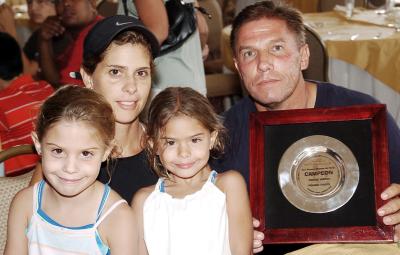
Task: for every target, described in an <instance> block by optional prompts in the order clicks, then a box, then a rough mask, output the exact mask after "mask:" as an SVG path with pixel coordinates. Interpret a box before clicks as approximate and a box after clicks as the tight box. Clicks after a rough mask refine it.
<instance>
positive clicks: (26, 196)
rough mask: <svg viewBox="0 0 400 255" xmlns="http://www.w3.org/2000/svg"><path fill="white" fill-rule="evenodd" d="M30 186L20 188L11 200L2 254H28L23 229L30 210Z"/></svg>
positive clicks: (26, 240)
mask: <svg viewBox="0 0 400 255" xmlns="http://www.w3.org/2000/svg"><path fill="white" fill-rule="evenodd" d="M32 192H33V191H32V188H26V189H24V190H21V191H20V192H18V193H17V195H15V197H14V199H13V201H12V202H11V206H10V210H9V213H8V222H7V243H6V247H5V250H4V255H13V254H28V239H27V238H26V235H25V229H26V228H27V226H28V222H29V215H30V214H29V212H30V211H32Z"/></svg>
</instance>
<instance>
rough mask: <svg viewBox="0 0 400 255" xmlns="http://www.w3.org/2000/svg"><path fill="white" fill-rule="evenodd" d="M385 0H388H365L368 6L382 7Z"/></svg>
mask: <svg viewBox="0 0 400 255" xmlns="http://www.w3.org/2000/svg"><path fill="white" fill-rule="evenodd" d="M386 1H389V0H366V2H367V7H368V8H380V7H384V6H385V4H386Z"/></svg>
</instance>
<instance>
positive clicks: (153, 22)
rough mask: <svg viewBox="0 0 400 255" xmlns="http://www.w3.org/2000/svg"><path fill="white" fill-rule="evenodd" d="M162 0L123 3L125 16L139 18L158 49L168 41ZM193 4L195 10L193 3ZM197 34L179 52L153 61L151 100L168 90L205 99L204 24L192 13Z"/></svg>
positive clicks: (139, 0)
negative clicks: (192, 92) (189, 90)
mask: <svg viewBox="0 0 400 255" xmlns="http://www.w3.org/2000/svg"><path fill="white" fill-rule="evenodd" d="M165 2H166V0H165V1H164V0H127V2H126V3H127V9H128V14H129V16H133V17H136V18H139V19H140V20H141V21H142V22H143V24H144V25H145V26H147V27H148V28H149V29H150V31H151V32H153V33H154V35H155V36H156V38H157V39H158V42H159V44H160V45H161V44H162V43H163V41H164V40H165V39H166V38H167V37H168V29H169V26H168V15H167V10H166V8H165V5H164V3H165ZM185 2H194V5H195V6H198V3H197V1H194V0H192V1H185ZM195 13H196V18H197V31H196V32H195V33H194V34H192V35H191V36H190V37H189V38H188V39H187V40H186V41H185V42H184V43H183V44H182V45H181V46H180V47H179V48H177V49H175V50H173V51H171V52H169V53H167V54H165V55H162V56H159V57H158V58H156V59H155V76H154V79H153V86H152V93H153V94H152V96H154V95H155V94H157V93H158V92H160V91H161V90H163V89H165V88H167V87H169V86H186V87H191V88H193V89H195V90H197V91H198V92H200V93H202V94H203V95H206V92H207V89H206V84H205V74H204V67H203V59H204V58H206V57H207V54H208V47H207V45H206V41H207V37H208V27H207V23H206V21H205V19H204V17H203V15H202V14H201V13H199V12H198V11H197V9H195ZM118 14H125V10H124V4H123V2H122V0H120V1H119V6H118Z"/></svg>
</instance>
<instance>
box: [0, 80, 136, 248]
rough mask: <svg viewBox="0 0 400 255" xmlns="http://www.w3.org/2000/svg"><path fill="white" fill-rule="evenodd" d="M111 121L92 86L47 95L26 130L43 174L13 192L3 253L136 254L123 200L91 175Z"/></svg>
mask: <svg viewBox="0 0 400 255" xmlns="http://www.w3.org/2000/svg"><path fill="white" fill-rule="evenodd" d="M114 121H115V120H114V115H113V111H112V109H111V106H110V105H109V104H108V103H107V101H106V100H105V99H104V98H103V97H102V96H100V95H99V94H97V93H96V92H94V91H92V90H90V89H86V88H80V87H75V86H66V87H63V88H61V89H59V90H58V91H57V92H56V93H55V94H54V95H53V96H51V97H50V98H49V99H48V100H47V101H45V103H44V104H43V105H42V108H41V110H40V113H39V115H38V118H37V123H36V132H35V133H33V134H32V138H33V141H34V143H35V147H36V150H37V152H38V153H39V154H40V155H41V156H42V170H43V174H44V177H45V178H44V180H42V181H40V182H39V183H37V184H35V185H34V186H33V187H28V188H26V189H24V190H22V191H21V192H19V193H18V194H17V195H16V197H15V198H14V200H13V202H12V205H11V208H10V213H9V221H8V233H7V237H8V238H7V244H6V250H5V254H28V253H29V254H108V253H109V252H110V251H112V254H113V255H114V254H134V248H135V244H134V242H132V239H134V238H136V236H135V225H134V221H133V220H134V219H133V216H132V212H131V210H130V208H129V206H128V205H127V203H126V202H125V201H124V200H122V199H121V198H120V196H119V195H118V194H116V193H115V192H114V191H112V190H110V188H109V187H108V186H107V185H104V184H102V183H100V182H98V181H96V178H97V175H98V173H99V169H100V164H101V162H102V161H104V160H107V159H108V158H109V155H110V154H111V153H112V151H113V148H114V145H113V139H114V132H115V125H114Z"/></svg>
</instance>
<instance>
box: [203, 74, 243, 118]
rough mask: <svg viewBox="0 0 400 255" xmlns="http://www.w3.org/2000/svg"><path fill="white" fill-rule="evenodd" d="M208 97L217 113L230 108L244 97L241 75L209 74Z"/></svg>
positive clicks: (207, 78) (207, 81)
mask: <svg viewBox="0 0 400 255" xmlns="http://www.w3.org/2000/svg"><path fill="white" fill-rule="evenodd" d="M206 86H207V98H208V100H210V102H211V104H212V105H213V106H214V109H215V111H216V112H217V113H222V112H223V111H226V110H228V109H229V108H230V107H231V106H232V105H233V104H234V103H235V102H236V101H237V100H239V99H240V98H241V97H242V87H241V83H240V78H239V75H237V74H236V73H232V74H222V73H219V74H207V75H206Z"/></svg>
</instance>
